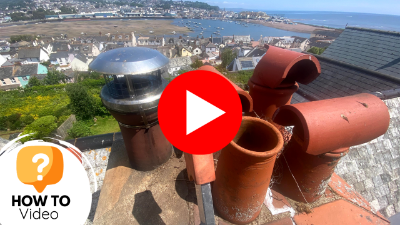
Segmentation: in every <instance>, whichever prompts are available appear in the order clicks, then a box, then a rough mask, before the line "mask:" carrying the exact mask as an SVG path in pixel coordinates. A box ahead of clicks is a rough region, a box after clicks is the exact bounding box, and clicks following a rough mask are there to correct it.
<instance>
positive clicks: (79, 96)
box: [66, 83, 96, 120]
mask: <svg viewBox="0 0 400 225" xmlns="http://www.w3.org/2000/svg"><path fill="white" fill-rule="evenodd" d="M66 91H67V95H68V97H69V99H70V102H71V103H70V104H71V108H72V111H73V112H74V113H75V115H76V116H77V117H78V118H79V119H82V120H86V119H91V118H93V116H94V115H95V114H96V100H95V99H94V97H93V96H91V95H90V94H89V93H88V91H87V89H86V88H85V86H83V85H81V84H79V83H74V84H70V85H67V87H66Z"/></svg>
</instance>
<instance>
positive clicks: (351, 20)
mask: <svg viewBox="0 0 400 225" xmlns="http://www.w3.org/2000/svg"><path fill="white" fill-rule="evenodd" d="M265 12H266V13H267V14H269V15H274V14H275V15H283V16H285V17H286V18H289V19H291V20H293V21H295V22H301V23H305V24H311V25H318V26H327V27H333V28H345V27H346V24H347V25H348V26H352V27H363V28H372V29H378V30H388V31H397V32H400V16H395V15H384V14H371V13H351V12H306V11H304V12H302V11H265Z"/></svg>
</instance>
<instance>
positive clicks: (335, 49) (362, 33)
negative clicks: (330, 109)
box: [322, 27, 400, 78]
mask: <svg viewBox="0 0 400 225" xmlns="http://www.w3.org/2000/svg"><path fill="white" fill-rule="evenodd" d="M399 48H400V33H398V32H390V31H381V30H373V29H365V28H358V27H346V29H345V30H344V31H343V32H342V33H341V34H340V36H339V37H338V38H336V40H335V41H334V42H333V43H332V44H331V45H330V46H329V47H328V49H326V50H325V51H324V52H323V53H322V56H324V57H326V58H330V59H333V60H337V61H342V62H346V63H349V64H351V65H354V66H358V67H361V68H364V69H368V70H371V71H375V72H378V73H382V74H385V75H388V76H392V77H396V78H400V51H399Z"/></svg>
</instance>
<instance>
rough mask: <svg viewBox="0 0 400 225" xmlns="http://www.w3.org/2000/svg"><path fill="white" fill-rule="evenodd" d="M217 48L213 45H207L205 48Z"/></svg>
mask: <svg viewBox="0 0 400 225" xmlns="http://www.w3.org/2000/svg"><path fill="white" fill-rule="evenodd" d="M216 47H217V46H215V45H214V44H213V43H211V42H210V43H209V44H208V45H207V46H206V48H216Z"/></svg>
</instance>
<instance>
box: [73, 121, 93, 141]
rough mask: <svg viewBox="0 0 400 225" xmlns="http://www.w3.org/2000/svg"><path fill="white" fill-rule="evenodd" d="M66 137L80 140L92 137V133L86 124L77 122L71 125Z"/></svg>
mask: <svg viewBox="0 0 400 225" xmlns="http://www.w3.org/2000/svg"><path fill="white" fill-rule="evenodd" d="M68 135H69V136H70V137H72V138H80V137H86V136H90V135H92V131H91V130H90V127H89V126H88V125H87V124H86V123H84V122H82V121H77V122H75V123H74V125H72V128H71V129H70V130H68Z"/></svg>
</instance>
